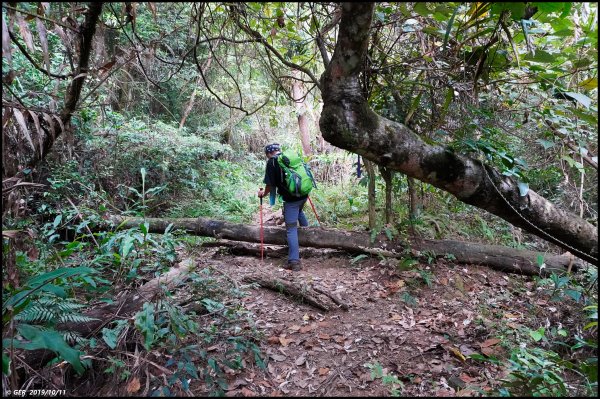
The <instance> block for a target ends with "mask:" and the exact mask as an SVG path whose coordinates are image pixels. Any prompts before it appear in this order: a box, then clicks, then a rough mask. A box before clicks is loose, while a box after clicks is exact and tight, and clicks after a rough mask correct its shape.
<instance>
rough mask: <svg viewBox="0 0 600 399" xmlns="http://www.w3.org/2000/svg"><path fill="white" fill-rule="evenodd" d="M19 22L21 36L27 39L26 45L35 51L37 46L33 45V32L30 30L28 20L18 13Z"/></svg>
mask: <svg viewBox="0 0 600 399" xmlns="http://www.w3.org/2000/svg"><path fill="white" fill-rule="evenodd" d="M16 18H17V23H18V24H19V31H20V32H21V37H23V40H25V45H26V46H27V48H28V49H29V51H31V52H32V53H33V52H35V48H34V47H33V37H32V36H31V32H30V31H29V27H28V26H27V21H25V20H24V19H23V17H22V16H21V15H20V14H17V15H16Z"/></svg>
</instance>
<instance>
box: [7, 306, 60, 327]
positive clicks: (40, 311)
mask: <svg viewBox="0 0 600 399" xmlns="http://www.w3.org/2000/svg"><path fill="white" fill-rule="evenodd" d="M55 319H56V313H54V312H53V311H52V310H50V309H48V308H45V307H41V306H38V305H33V306H31V307H30V308H27V309H25V310H23V311H22V312H21V313H19V314H18V315H16V316H15V320H19V321H23V322H26V323H43V322H48V321H53V320H55Z"/></svg>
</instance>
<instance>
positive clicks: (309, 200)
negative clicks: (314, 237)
mask: <svg viewBox="0 0 600 399" xmlns="http://www.w3.org/2000/svg"><path fill="white" fill-rule="evenodd" d="M308 202H310V206H311V207H312V210H313V212H314V213H315V217H316V218H317V222H319V226H321V221H320V220H319V216H318V215H317V211H315V206H314V205H313V203H312V200H311V199H310V197H308Z"/></svg>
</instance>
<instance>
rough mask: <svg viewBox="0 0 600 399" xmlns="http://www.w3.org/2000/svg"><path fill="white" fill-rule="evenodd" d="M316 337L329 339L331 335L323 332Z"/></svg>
mask: <svg viewBox="0 0 600 399" xmlns="http://www.w3.org/2000/svg"><path fill="white" fill-rule="evenodd" d="M317 337H318V338H319V339H324V340H330V339H331V337H330V336H329V334H324V333H321V334H319V335H317Z"/></svg>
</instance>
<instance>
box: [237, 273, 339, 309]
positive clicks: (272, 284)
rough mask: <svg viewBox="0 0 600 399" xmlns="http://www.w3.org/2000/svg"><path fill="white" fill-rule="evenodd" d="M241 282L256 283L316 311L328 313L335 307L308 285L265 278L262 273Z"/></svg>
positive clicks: (326, 297)
mask: <svg viewBox="0 0 600 399" xmlns="http://www.w3.org/2000/svg"><path fill="white" fill-rule="evenodd" d="M242 280H243V281H245V282H247V283H257V284H258V285H260V286H261V287H264V288H268V289H271V290H273V291H276V292H279V293H285V294H288V295H291V296H293V297H296V298H299V299H301V300H302V301H304V302H306V303H308V304H309V305H312V306H314V307H316V308H318V309H321V310H324V311H326V312H328V311H329V310H331V308H332V307H334V306H335V305H334V304H332V303H331V300H330V299H329V297H328V296H324V295H322V294H320V293H318V292H316V291H315V290H313V289H312V288H310V286H308V285H303V286H299V285H297V284H294V283H292V282H289V281H285V280H282V279H279V278H276V277H272V276H267V275H265V274H262V273H256V274H251V275H247V276H245V277H244V278H243V279H242Z"/></svg>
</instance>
